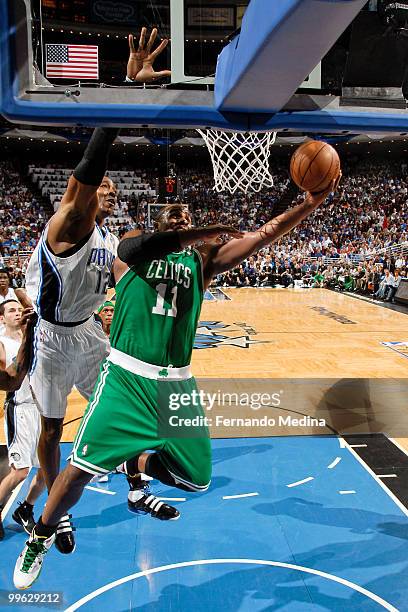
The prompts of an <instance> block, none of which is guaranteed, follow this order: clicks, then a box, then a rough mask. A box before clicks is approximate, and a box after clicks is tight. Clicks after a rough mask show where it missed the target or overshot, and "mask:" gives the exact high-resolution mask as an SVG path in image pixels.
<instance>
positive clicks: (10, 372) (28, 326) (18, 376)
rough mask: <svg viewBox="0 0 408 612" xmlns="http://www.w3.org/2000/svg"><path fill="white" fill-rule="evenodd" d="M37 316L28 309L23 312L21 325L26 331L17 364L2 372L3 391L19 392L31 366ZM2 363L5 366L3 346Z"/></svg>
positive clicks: (0, 376) (0, 385)
mask: <svg viewBox="0 0 408 612" xmlns="http://www.w3.org/2000/svg"><path fill="white" fill-rule="evenodd" d="M36 320H37V315H36V314H35V313H34V311H33V310H31V309H29V308H26V309H25V310H24V311H23V314H22V317H21V321H20V325H21V327H22V328H23V329H24V335H23V341H22V343H21V345H20V348H19V351H18V353H17V357H16V359H15V362H13V363H12V364H11V365H10V366H9V367H8V368H6V369H5V370H4V369H2V370H0V389H1V390H2V391H17V389H19V388H20V387H21V384H22V382H23V380H24V378H25V377H26V375H27V372H28V370H29V369H30V366H31V361H32V352H33V335H34V327H35V324H36ZM1 348H2V350H0V362H1V363H2V364H3V366H4V364H5V354H4V347H3V345H1Z"/></svg>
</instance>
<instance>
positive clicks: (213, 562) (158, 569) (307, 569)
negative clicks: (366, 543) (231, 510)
mask: <svg viewBox="0 0 408 612" xmlns="http://www.w3.org/2000/svg"><path fill="white" fill-rule="evenodd" d="M222 564H241V565H243V564H247V565H266V566H272V567H279V568H284V569H292V570H295V571H300V572H303V573H305V574H312V575H315V576H320V577H322V578H326V579H327V580H330V581H332V582H337V583H338V584H342V585H343V586H346V587H348V588H349V589H352V590H353V591H357V592H358V593H360V594H362V595H365V596H366V597H367V598H368V599H371V601H375V602H376V603H378V604H379V605H380V606H382V607H383V608H384V609H385V610H388V611H389V612H399V611H398V609H397V608H395V607H394V606H393V605H392V604H390V603H389V602H387V601H385V599H382V597H380V596H379V595H376V594H375V593H372V592H371V591H369V590H368V589H365V588H364V587H362V586H360V585H358V584H355V583H354V582H351V581H350V580H347V579H346V578H340V577H339V576H336V575H335V574H329V573H328V572H323V571H321V570H318V569H315V568H310V567H304V566H302V565H295V564H293V563H283V562H281V561H270V560H266V559H235V558H233V559H197V560H195V561H182V562H180V563H170V564H169V565H162V566H159V567H154V568H151V569H147V570H143V571H141V572H136V573H135V574H130V575H129V576H124V577H123V578H119V579H118V580H114V581H112V582H110V583H108V584H105V585H104V586H103V587H100V588H99V589H96V590H95V591H92V592H91V593H88V595H85V596H84V597H82V598H81V599H78V600H77V601H76V602H74V603H73V604H71V605H70V606H69V607H68V608H66V609H65V612H75V610H78V609H79V608H81V607H82V606H83V605H84V604H86V603H88V602H89V601H91V600H92V599H95V598H96V597H98V596H99V595H102V594H103V593H105V592H106V591H110V590H111V589H114V588H115V587H117V586H120V585H122V584H125V583H126V582H130V581H132V580H137V579H138V578H142V577H143V576H150V575H152V574H158V573H161V572H165V571H168V570H173V569H178V568H182V567H194V566H195V565H222Z"/></svg>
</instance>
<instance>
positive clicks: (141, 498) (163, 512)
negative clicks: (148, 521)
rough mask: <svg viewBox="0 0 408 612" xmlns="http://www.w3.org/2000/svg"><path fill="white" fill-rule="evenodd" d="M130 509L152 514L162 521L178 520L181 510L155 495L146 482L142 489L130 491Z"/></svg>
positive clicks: (139, 512) (135, 511)
mask: <svg viewBox="0 0 408 612" xmlns="http://www.w3.org/2000/svg"><path fill="white" fill-rule="evenodd" d="M128 509H129V510H130V512H134V513H135V514H150V516H152V517H153V518H157V519H159V520H161V521H177V519H178V518H180V512H179V511H178V510H177V509H176V508H174V507H173V506H169V505H168V504H165V503H164V502H163V501H161V500H160V499H159V498H158V497H156V496H155V495H153V494H152V493H151V491H150V487H149V485H148V484H146V485H145V486H144V487H143V488H142V489H134V490H131V491H129V495H128Z"/></svg>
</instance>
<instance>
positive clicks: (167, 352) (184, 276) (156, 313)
mask: <svg viewBox="0 0 408 612" xmlns="http://www.w3.org/2000/svg"><path fill="white" fill-rule="evenodd" d="M202 300H203V275H202V263H201V256H200V254H199V253H198V252H197V251H195V250H191V249H185V250H184V251H182V252H181V253H171V254H170V255H167V256H166V257H164V258H162V259H153V260H151V261H147V262H145V263H141V264H138V265H136V266H132V267H131V268H130V269H129V270H128V271H127V272H126V273H125V274H124V275H123V276H122V278H121V279H120V280H119V282H118V283H117V285H116V305H115V315H114V318H113V322H112V327H111V333H110V341H111V345H112V347H113V348H116V349H117V350H119V351H122V352H123V353H126V354H127V355H131V356H132V357H136V359H140V360H142V361H146V362H147V363H151V364H154V365H163V366H168V365H172V366H174V367H176V368H177V367H179V368H180V367H183V366H186V365H189V363H190V360H191V352H192V350H193V345H194V338H195V333H196V328H197V323H198V318H199V316H200V311H201V303H202Z"/></svg>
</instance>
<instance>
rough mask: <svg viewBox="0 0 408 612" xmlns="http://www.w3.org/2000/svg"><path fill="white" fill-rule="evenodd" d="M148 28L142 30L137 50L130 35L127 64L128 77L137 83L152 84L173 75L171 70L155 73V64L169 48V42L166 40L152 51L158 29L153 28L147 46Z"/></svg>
mask: <svg viewBox="0 0 408 612" xmlns="http://www.w3.org/2000/svg"><path fill="white" fill-rule="evenodd" d="M146 33H147V28H142V31H141V32H140V38H139V46H138V49H137V50H136V48H135V43H134V38H133V34H129V60H128V64H127V73H126V74H127V77H128V78H129V79H131V80H132V81H135V82H137V83H150V82H152V81H155V80H156V79H160V78H163V77H167V76H170V75H171V71H170V70H161V71H159V72H155V70H154V68H153V63H154V61H155V59H156V57H158V56H159V55H160V53H161V52H162V51H163V50H164V49H165V48H166V47H167V45H168V43H169V41H168V40H167V39H166V38H165V39H163V40H162V41H161V43H160V44H159V46H158V47H157V48H156V49H155V50H154V51H152V46H153V43H154V41H155V40H156V36H157V28H153V30H152V32H151V34H150V38H149V40H148V42H147V44H145V39H146Z"/></svg>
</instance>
